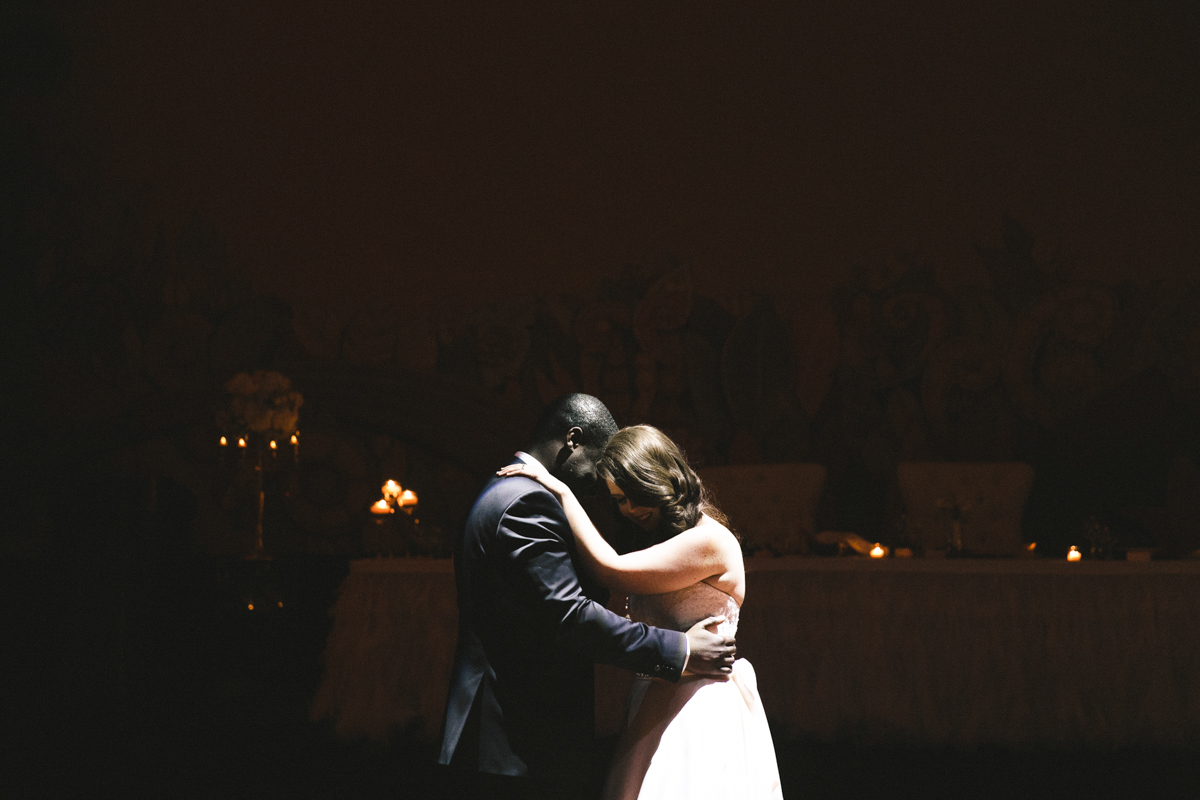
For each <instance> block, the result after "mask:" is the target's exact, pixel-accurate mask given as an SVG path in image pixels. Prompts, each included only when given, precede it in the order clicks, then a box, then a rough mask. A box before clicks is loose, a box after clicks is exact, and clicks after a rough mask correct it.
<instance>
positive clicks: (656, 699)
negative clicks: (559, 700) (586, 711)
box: [603, 582, 783, 800]
mask: <svg viewBox="0 0 1200 800" xmlns="http://www.w3.org/2000/svg"><path fill="white" fill-rule="evenodd" d="M626 609H627V611H628V613H629V618H630V619H632V620H634V621H636V622H644V623H646V624H648V625H653V626H655V627H658V628H668V629H671V630H677V631H687V630H689V629H690V628H691V627H692V626H693V625H695V624H696V623H697V622H700V621H701V620H703V619H705V618H706V617H714V616H721V615H724V616H725V620H724V621H723V622H721V623H719V624H718V626H717V632H718V633H721V634H724V635H733V634H735V633H736V632H737V626H738V617H739V616H740V614H741V608H740V607H739V606H738V603H737V601H736V600H735V599H734V598H733V597H732V596H731V595H729V594H727V593H726V592H724V591H722V590H720V589H718V588H717V587H715V586H713V585H712V584H709V583H704V582H700V583H695V584H692V585H691V586H687V587H685V588H683V589H679V590H678V591H674V592H664V593H663V594H652V595H630V597H629V601H628V604H627V606H626ZM603 796H604V798H605V800H635V798H639V799H641V800H684V798H687V799H688V800H697V799H698V798H711V799H712V800H733V799H734V798H737V799H738V800H781V798H782V796H783V795H782V791H781V788H780V784H779V768H778V765H777V764H776V762H775V747H774V744H773V743H772V741H771V729H770V727H769V726H768V725H767V715H766V712H765V710H764V709H763V705H762V700H761V699H760V698H759V695H758V682H757V679H756V677H755V675H754V668H753V667H752V666H751V665H750V662H748V661H746V660H745V659H744V658H739V659H738V660H737V661H736V662H734V665H733V674H732V675H731V676H730V679H729V680H728V681H722V680H718V679H715V678H705V677H701V676H698V675H686V674H685V675H684V677H682V678H681V679H680V680H679V682H678V683H671V682H669V681H664V680H659V679H657V678H650V677H646V676H641V675H639V676H638V678H637V680H636V681H634V685H633V690H632V691H631V693H630V696H629V711H628V716H627V718H626V721H625V730H624V731H623V732H622V733H621V738H620V740H619V741H618V742H617V748H616V752H615V754H614V756H613V766H612V771H611V772H610V773H609V776H608V782H607V784H606V785H605V787H604V795H603Z"/></svg>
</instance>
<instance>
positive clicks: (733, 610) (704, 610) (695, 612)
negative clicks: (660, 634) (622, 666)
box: [625, 581, 741, 636]
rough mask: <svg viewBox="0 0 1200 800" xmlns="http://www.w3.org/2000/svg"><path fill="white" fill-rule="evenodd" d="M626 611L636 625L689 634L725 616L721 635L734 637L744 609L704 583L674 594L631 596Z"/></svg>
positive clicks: (695, 584)
mask: <svg viewBox="0 0 1200 800" xmlns="http://www.w3.org/2000/svg"><path fill="white" fill-rule="evenodd" d="M625 610H626V611H627V612H629V618H630V619H631V620H633V621H634V622H644V623H646V624H647V625H653V626H654V627H656V628H666V629H668V630H673V631H687V630H689V629H690V628H691V627H692V626H693V625H695V624H696V623H697V622H699V621H700V620H702V619H705V618H706V617H717V616H721V615H724V617H725V621H724V622H722V623H720V624H718V625H717V633H719V634H721V635H723V636H733V635H734V634H736V633H737V625H738V615H739V614H740V613H741V606H739V605H738V602H737V600H734V599H733V596H732V595H730V594H728V593H727V592H724V591H722V590H720V589H718V588H717V587H715V586H713V585H712V584H711V583H706V582H705V581H701V582H700V583H693V584H692V585H691V586H685V587H684V588H682V589H679V590H678V591H674V592H664V593H663V594H634V595H630V596H629V600H628V602H627V603H626V605H625Z"/></svg>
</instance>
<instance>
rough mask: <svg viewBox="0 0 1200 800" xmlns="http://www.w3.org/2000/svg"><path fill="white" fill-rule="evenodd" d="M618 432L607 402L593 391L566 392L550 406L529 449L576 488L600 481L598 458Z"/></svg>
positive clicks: (564, 480)
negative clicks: (593, 395)
mask: <svg viewBox="0 0 1200 800" xmlns="http://www.w3.org/2000/svg"><path fill="white" fill-rule="evenodd" d="M616 432H617V423H616V422H615V421H614V420H613V417H612V414H610V413H609V411H608V409H607V408H606V407H605V405H604V403H601V402H600V401H599V400H597V399H596V398H595V397H592V396H591V395H590V394H565V395H563V396H562V397H559V398H558V399H556V400H554V401H553V402H552V403H550V405H548V406H546V410H545V411H543V412H542V416H541V417H540V418H539V419H538V422H537V425H536V426H534V429H533V435H532V436H531V437H530V439H529V445H528V446H527V447H526V448H525V452H527V453H529V454H530V455H531V456H533V457H534V458H536V459H537V460H538V461H540V462H542V463H543V464H545V465H546V468H547V469H549V470H550V472H552V473H553V474H554V476H555V477H557V478H558V479H559V480H561V481H563V482H564V483H566V484H567V485H568V486H570V487H571V488H572V489H574V490H575V491H580V490H581V489H588V488H590V487H591V485H592V484H594V483H595V481H596V461H597V460H599V458H600V453H601V452H602V451H603V450H604V445H606V444H608V440H609V439H611V438H612V437H613V434H615V433H616Z"/></svg>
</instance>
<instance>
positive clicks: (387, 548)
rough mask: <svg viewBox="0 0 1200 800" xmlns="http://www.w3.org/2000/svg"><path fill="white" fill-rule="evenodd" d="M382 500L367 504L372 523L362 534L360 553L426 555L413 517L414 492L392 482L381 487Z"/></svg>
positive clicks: (418, 520)
mask: <svg viewBox="0 0 1200 800" xmlns="http://www.w3.org/2000/svg"><path fill="white" fill-rule="evenodd" d="M381 493H382V495H383V496H382V497H381V498H380V499H378V500H376V501H375V502H374V503H373V504H372V505H371V517H372V520H373V522H374V524H373V525H372V524H368V525H367V527H366V529H364V531H363V550H364V551H365V552H368V553H376V554H380V555H383V554H387V555H429V553H424V552H420V551H421V550H423V549H425V548H424V547H423V545H422V542H423V538H422V537H421V536H420V533H421V531H420V530H419V526H420V522H421V520H420V519H418V518H417V516H416V510H417V502H418V501H417V493H416V492H414V491H412V490H411V489H404V488H402V487H401V486H400V484H399V483H397V482H396V481H394V480H389V481H388V482H387V483H385V484H384V485H383V488H382V490H381Z"/></svg>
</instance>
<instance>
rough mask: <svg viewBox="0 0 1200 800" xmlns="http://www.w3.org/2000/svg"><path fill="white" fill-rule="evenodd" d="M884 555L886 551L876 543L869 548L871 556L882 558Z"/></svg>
mask: <svg viewBox="0 0 1200 800" xmlns="http://www.w3.org/2000/svg"><path fill="white" fill-rule="evenodd" d="M885 555H887V551H886V550H884V549H883V547H881V546H880V545H879V544H878V543H877V544H876V545H875V546H874V547H872V548H871V558H883V557H884V556H885Z"/></svg>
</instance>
